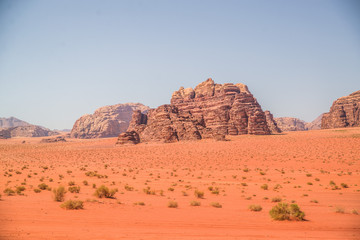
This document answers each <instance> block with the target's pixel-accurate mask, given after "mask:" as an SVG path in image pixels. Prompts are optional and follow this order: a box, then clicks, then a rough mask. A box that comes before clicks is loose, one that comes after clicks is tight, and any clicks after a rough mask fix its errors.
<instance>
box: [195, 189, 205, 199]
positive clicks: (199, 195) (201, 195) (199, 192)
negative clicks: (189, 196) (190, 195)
mask: <svg viewBox="0 0 360 240" xmlns="http://www.w3.org/2000/svg"><path fill="white" fill-rule="evenodd" d="M194 195H195V197H197V198H204V192H202V191H199V190H197V189H196V190H195V191H194Z"/></svg>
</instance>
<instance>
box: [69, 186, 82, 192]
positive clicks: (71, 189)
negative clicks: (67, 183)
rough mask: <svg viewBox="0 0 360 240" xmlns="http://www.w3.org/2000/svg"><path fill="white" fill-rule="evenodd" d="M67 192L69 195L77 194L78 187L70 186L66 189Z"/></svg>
mask: <svg viewBox="0 0 360 240" xmlns="http://www.w3.org/2000/svg"><path fill="white" fill-rule="evenodd" d="M68 190H69V192H71V193H79V192H80V186H71V187H69V188H68Z"/></svg>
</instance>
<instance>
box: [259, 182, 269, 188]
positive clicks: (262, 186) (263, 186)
mask: <svg viewBox="0 0 360 240" xmlns="http://www.w3.org/2000/svg"><path fill="white" fill-rule="evenodd" d="M260 188H261V189H264V190H268V189H269V186H268V185H267V184H266V183H265V184H263V185H261V187H260Z"/></svg>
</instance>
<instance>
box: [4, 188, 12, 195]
mask: <svg viewBox="0 0 360 240" xmlns="http://www.w3.org/2000/svg"><path fill="white" fill-rule="evenodd" d="M3 193H5V195H6V196H14V195H15V191H14V190H12V189H11V188H6V189H5V190H4V191H3Z"/></svg>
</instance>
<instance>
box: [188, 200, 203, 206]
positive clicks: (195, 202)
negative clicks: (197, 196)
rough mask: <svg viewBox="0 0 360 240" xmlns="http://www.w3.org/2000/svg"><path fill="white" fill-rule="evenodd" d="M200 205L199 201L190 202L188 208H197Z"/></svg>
mask: <svg viewBox="0 0 360 240" xmlns="http://www.w3.org/2000/svg"><path fill="white" fill-rule="evenodd" d="M200 205H201V203H200V202H199V201H191V202H190V206H193V207H198V206H200Z"/></svg>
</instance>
